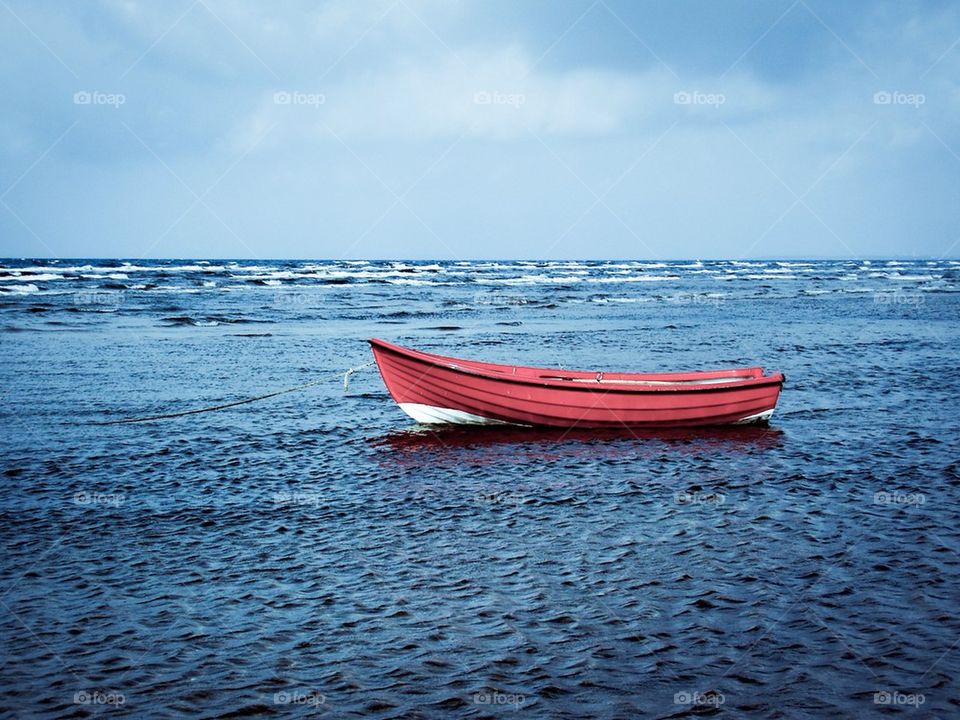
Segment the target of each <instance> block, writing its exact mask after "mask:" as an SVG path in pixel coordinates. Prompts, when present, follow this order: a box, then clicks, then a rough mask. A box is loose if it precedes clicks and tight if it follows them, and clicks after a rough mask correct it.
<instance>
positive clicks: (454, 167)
mask: <svg viewBox="0 0 960 720" xmlns="http://www.w3.org/2000/svg"><path fill="white" fill-rule="evenodd" d="M0 38H2V46H3V48H4V55H5V58H6V62H4V63H3V65H2V66H0V75H2V87H3V91H4V92H3V95H4V99H3V102H2V104H0V243H2V246H0V255H4V256H15V257H19V256H36V257H94V256H96V257H229V258H278V257H293V258H442V259H448V258H449V259H466V258H491V257H499V258H517V257H522V258H642V259H645V258H651V259H664V258H702V259H705V258H752V257H878V256H907V257H910V256H923V257H925V256H932V257H942V256H949V257H956V256H957V255H960V5H958V4H957V3H951V2H946V1H944V2H937V1H932V0H931V1H928V2H922V1H921V2H915V3H903V2H835V1H833V0H762V1H760V0H756V1H752V2H748V1H746V0H730V1H728V2H721V1H720V0H709V1H708V0H689V1H685V0H680V1H678V2H650V1H640V0H637V1H631V2H626V1H624V2H617V1H615V0H596V1H594V0H560V1H558V2H547V1H546V0H541V1H539V2H531V1H529V0H502V1H501V0H482V1H481V0H462V1H460V2H452V1H449V0H370V1H369V2H357V1H352V0H334V1H332V2H321V3H317V2H306V1H304V2H300V1H298V0H288V1H287V2H281V3H253V2H249V3H248V2H237V1H233V2H231V1H228V0H170V1H169V2H158V1H153V2H144V1H141V0H99V1H97V0H88V1H86V2H74V1H72V0H49V1H48V2H44V3H36V2H30V1H29V0H0Z"/></svg>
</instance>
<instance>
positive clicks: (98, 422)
mask: <svg viewBox="0 0 960 720" xmlns="http://www.w3.org/2000/svg"><path fill="white" fill-rule="evenodd" d="M373 364H374V363H372V362H368V363H366V364H365V365H360V366H359V367H355V368H350V369H349V370H347V371H346V372H345V373H343V390H344V392H346V391H347V390H348V389H349V387H350V376H351V375H353V373H355V372H357V371H358V370H363V369H364V368H368V367H370V366H371V365H373ZM339 374H340V373H339V371H338V372H337V375H339ZM322 382H326V378H322V379H319V380H311V381H310V382H308V383H304V384H303V385H296V386H294V387H289V388H284V389H283V390H276V391H274V392H271V393H267V394H266V395H256V396H254V397H248V398H243V399H242V400H234V401H233V402H228V403H221V404H220V405H210V406H208V407H202V408H194V409H193V410H183V411H181V412H175V413H164V414H162V415H146V416H144V417H135V418H123V419H122V420H91V421H90V423H89V424H90V425H126V424H129V423H140V422H148V421H150V420H168V419H170V418H177V417H183V416H184V415H197V414H199V413H208V412H215V411H216V410H226V409H227V408H232V407H236V406H237V405H246V404H247V403H252V402H257V401H259V400H267V399H268V398H272V397H277V396H278V395H287V394H289V393H293V392H297V391H298V390H306V389H307V388H308V387H313V386H314V385H319V384H320V383H322Z"/></svg>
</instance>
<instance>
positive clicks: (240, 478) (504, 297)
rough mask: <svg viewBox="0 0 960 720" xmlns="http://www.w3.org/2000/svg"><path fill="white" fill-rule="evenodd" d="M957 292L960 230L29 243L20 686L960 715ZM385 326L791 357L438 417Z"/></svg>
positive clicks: (474, 348) (11, 303)
mask: <svg viewBox="0 0 960 720" xmlns="http://www.w3.org/2000/svg"><path fill="white" fill-rule="evenodd" d="M958 320H960V261H957V260H951V259H934V260H930V259H922V260H903V259H901V260H884V259H871V260H861V259H856V260H854V259H851V260H830V261H825V260H779V261H778V260H769V261H702V262H694V261H677V262H672V261H660V262H644V261H635V262H634V261H507V260H503V261H463V262H448V261H437V262H421V261H380V262H377V261H360V260H357V261H321V260H318V261H259V260H257V261H254V260H143V259H136V260H133V259H130V260H123V259H117V260H103V259H70V260H66V259H60V260H36V259H25V260H3V261H0V344H2V356H0V357H2V364H0V396H2V402H0V416H2V420H0V427H2V432H0V473H2V476H0V477H2V488H3V491H2V493H0V518H2V520H0V652H2V658H0V717H4V718H15V717H16V718H19V717H38V718H64V717H91V716H110V717H114V716H115V717H137V718H153V717H157V718H165V717H204V718H228V717H287V716H290V717H302V716H318V717H331V718H339V717H364V718H435V717H437V718H439V717H468V718H487V717H493V718H514V717H529V718H551V719H557V718H646V717H650V718H677V717H693V716H701V715H715V714H720V715H727V716H730V717H737V718H741V717H744V718H752V717H756V718H823V717H874V716H876V717H881V716H887V715H897V714H899V715H901V716H904V717H944V718H945V717H956V716H957V714H958V713H960V639H958V638H960V618H958V608H960V503H958V496H960V438H958V430H960V407H958V405H960V403H958V397H960V373H958V372H957V365H958V360H960V345H958V341H960V323H958ZM371 337H380V338H383V339H386V340H389V341H392V342H397V343H400V344H404V345H409V346H413V347H416V348H421V349H424V350H428V351H434V352H440V353H443V354H448V355H455V356H462V357H466V358H474V359H479V360H487V361H493V362H504V363H511V364H513V363H517V364H528V365H538V366H544V367H557V368H570V369H584V370H607V371H613V370H620V371H651V372H652V371H671V370H697V369H709V368H719V367H730V366H740V365H762V366H764V367H766V368H768V369H770V370H780V371H783V372H784V373H785V374H786V378H787V379H786V385H785V387H784V390H783V394H782V395H781V398H780V403H779V405H778V408H777V411H776V413H775V414H774V416H773V418H772V420H771V422H770V424H769V426H768V427H741V428H732V429H698V430H693V431H683V430H671V431H660V432H657V431H644V432H630V431H621V432H615V433H609V432H590V431H582V430H573V431H562V432H561V431H545V430H535V429H530V428H460V429H456V428H454V429H437V428H427V427H421V426H417V425H415V424H414V423H413V421H412V420H410V419H409V418H408V417H407V416H405V415H404V414H403V413H402V412H401V411H400V410H399V408H398V407H397V406H396V405H395V403H394V402H393V401H392V400H391V398H390V397H389V395H388V394H387V392H386V390H385V388H384V386H383V383H382V381H381V379H380V377H379V375H378V373H377V370H376V368H375V367H369V366H367V367H364V366H366V364H367V363H369V362H370V361H371V360H372V356H371V353H370V349H369V346H368V344H367V340H368V339H369V338H371ZM351 368H360V369H358V370H357V371H356V372H355V373H353V374H352V375H351V376H350V377H349V387H348V388H347V389H345V388H344V373H345V372H346V371H347V370H349V369H351ZM308 383H314V384H313V385H311V386H310V387H307V388H304V389H302V390H300V391H297V392H291V393H288V394H284V395H278V396H275V397H272V398H268V399H264V400H262V401H259V402H254V403H249V404H244V405H237V406H233V407H229V408H225V409H222V410H219V411H215V412H206V413H196V414H189V415H182V416H179V417H174V418H168V419H163V420H154V421H147V422H136V423H128V424H112V425H103V424H99V423H103V422H105V421H113V420H122V419H136V418H142V417H145V416H151V415H158V414H159V415H163V414H175V413H180V412H184V411H188V410H191V409H202V408H206V407H210V406H216V405H223V404H229V403H232V402H235V401H239V400H242V399H245V398H249V397H253V396H259V395H264V394H269V393H272V392H274V391H278V390H283V389H286V388H291V387H295V386H300V385H304V384H308Z"/></svg>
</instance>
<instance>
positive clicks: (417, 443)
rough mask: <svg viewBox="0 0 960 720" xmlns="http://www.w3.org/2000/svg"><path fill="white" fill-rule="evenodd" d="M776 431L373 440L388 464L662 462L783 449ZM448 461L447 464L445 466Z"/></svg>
mask: <svg viewBox="0 0 960 720" xmlns="http://www.w3.org/2000/svg"><path fill="white" fill-rule="evenodd" d="M784 439H785V434H784V433H783V431H782V430H779V429H777V428H774V427H763V426H752V425H742V426H740V425H734V426H726V427H711V428H668V429H660V430H652V429H650V430H641V429H635V428H622V429H617V430H585V429H576V428H575V429H572V430H569V429H550V428H529V427H516V426H489V427H476V426H445V427H442V428H433V427H428V426H417V427H414V428H410V429H407V430H397V431H394V432H391V433H388V434H386V435H384V436H382V437H378V438H373V439H372V440H370V445H371V446H372V447H373V448H374V449H375V450H378V451H384V452H385V456H384V459H385V460H386V461H388V462H391V463H400V464H401V465H410V466H420V465H422V464H423V463H424V462H431V463H442V464H446V462H449V463H451V464H460V463H464V462H469V463H470V464H487V463H494V462H496V463H501V462H502V463H506V464H508V465H511V466H512V465H517V464H520V463H522V462H530V461H541V462H542V461H554V460H560V459H563V458H568V459H581V460H587V461H590V460H592V461H604V460H615V459H618V458H619V459H634V460H635V459H642V458H645V457H647V458H662V457H663V456H664V454H667V455H678V454H679V455H683V456H691V455H714V456H726V455H741V454H749V455H753V454H756V453H758V452H763V451H767V450H771V449H774V448H776V447H779V446H780V445H781V444H782V443H783V442H784ZM445 461H446V462H445Z"/></svg>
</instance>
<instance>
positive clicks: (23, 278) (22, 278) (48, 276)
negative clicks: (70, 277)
mask: <svg viewBox="0 0 960 720" xmlns="http://www.w3.org/2000/svg"><path fill="white" fill-rule="evenodd" d="M4 280H6V281H8V282H9V281H15V282H33V281H36V282H47V281H49V280H63V276H62V275H54V274H53V273H41V274H39V275H21V274H19V273H15V274H14V275H13V276H12V277H6V278H4Z"/></svg>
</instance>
